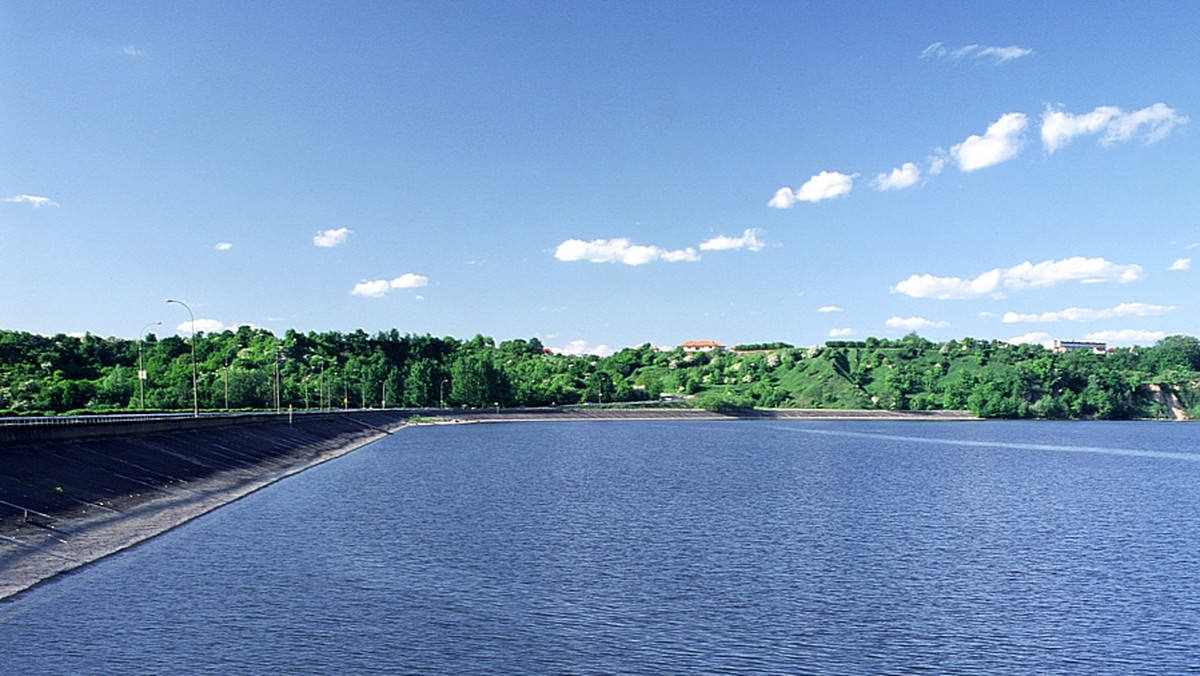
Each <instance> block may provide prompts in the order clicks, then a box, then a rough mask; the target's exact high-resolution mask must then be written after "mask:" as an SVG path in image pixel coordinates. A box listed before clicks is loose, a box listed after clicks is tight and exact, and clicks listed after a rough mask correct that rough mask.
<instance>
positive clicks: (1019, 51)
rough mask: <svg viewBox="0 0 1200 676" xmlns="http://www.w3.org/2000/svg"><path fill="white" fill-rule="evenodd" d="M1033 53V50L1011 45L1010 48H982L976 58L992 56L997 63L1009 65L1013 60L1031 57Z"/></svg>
mask: <svg viewBox="0 0 1200 676" xmlns="http://www.w3.org/2000/svg"><path fill="white" fill-rule="evenodd" d="M1032 53H1033V50H1032V49H1028V48H1026V47H1018V46H1016V45H1009V46H1008V47H982V48H980V49H979V51H977V52H976V56H978V57H989V56H990V57H991V58H993V59H995V60H996V63H1007V62H1009V61H1012V60H1013V59H1019V58H1021V57H1022V56H1029V55H1030V54H1032Z"/></svg>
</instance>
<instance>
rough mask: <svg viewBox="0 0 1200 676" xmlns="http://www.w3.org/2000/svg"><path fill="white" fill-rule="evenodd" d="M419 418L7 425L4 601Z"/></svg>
mask: <svg viewBox="0 0 1200 676" xmlns="http://www.w3.org/2000/svg"><path fill="white" fill-rule="evenodd" d="M413 413H414V412H413V411H406V412H402V411H348V412H336V413H306V414H296V415H294V416H289V415H288V414H282V415H245V416H217V417H200V418H190V417H185V418H171V419H160V420H154V419H151V420H134V421H129V422H106V423H93V424H74V425H36V426H34V425H31V426H15V427H0V599H2V598H5V597H7V596H11V595H12V594H15V593H18V592H20V591H22V590H24V589H27V588H29V587H30V586H33V585H34V584H37V583H38V582H40V581H42V580H45V579H47V578H50V577H53V576H55V575H57V574H59V573H62V572H64V571H67V570H70V569H72V568H75V567H77V566H80V565H83V564H85V563H89V562H91V561H95V560H97V559H100V558H103V557H105V556H108V555H110V554H113V553H115V552H118V551H120V550H122V549H125V548H127V547H130V546H132V545H134V544H137V543H138V542H141V541H143V540H146V539H148V538H150V537H153V536H155V535H158V534H159V533H162V532H164V531H167V530H170V529H171V528H174V527H176V526H178V525H180V524H182V523H185V522H187V521H189V520H191V519H194V518H196V517H197V516H200V515H201V514H204V513H206V512H208V511H210V510H212V509H215V508H217V507H220V506H221V505H224V504H227V503H229V502H231V501H233V500H236V499H238V498H240V497H242V496H244V495H247V494H249V493H251V492H253V491H255V490H258V489H259V488H262V487H263V486H266V485H268V484H271V483H273V482H275V481H278V480H279V479H282V478H284V477H286V476H289V475H291V474H295V473H296V472H299V471H302V470H304V469H306V468H308V467H311V466H313V465H315V464H318V463H320V462H324V461H325V460H329V459H331V458H334V457H337V456H339V455H342V454H344V453H347V452H349V451H351V450H353V449H355V448H358V447H360V446H362V445H364V444H367V443H369V442H371V441H374V440H375V439H378V438H379V437H381V436H384V435H386V434H390V433H391V432H392V431H394V430H396V429H399V428H400V427H403V425H404V423H405V420H406V419H407V418H408V417H409V416H411V415H412V414H413Z"/></svg>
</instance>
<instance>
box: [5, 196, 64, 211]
mask: <svg viewBox="0 0 1200 676" xmlns="http://www.w3.org/2000/svg"><path fill="white" fill-rule="evenodd" d="M4 201H5V202H15V203H17V204H21V203H26V204H32V205H33V208H34V209H40V208H42V207H56V206H58V202H55V201H54V200H52V199H50V198H49V197H39V196H37V195H13V196H12V197H5V198H4Z"/></svg>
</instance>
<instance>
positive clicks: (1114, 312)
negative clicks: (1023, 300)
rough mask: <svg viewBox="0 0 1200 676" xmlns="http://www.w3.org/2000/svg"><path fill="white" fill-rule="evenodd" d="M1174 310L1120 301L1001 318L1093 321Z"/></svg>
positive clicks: (1007, 321) (1011, 321)
mask: <svg viewBox="0 0 1200 676" xmlns="http://www.w3.org/2000/svg"><path fill="white" fill-rule="evenodd" d="M1174 310H1175V306H1174V305H1151V304H1149V303H1121V304H1120V305H1118V306H1116V307H1111V308H1105V309H1102V310H1093V309H1091V308H1086V307H1069V308H1067V309H1065V310H1059V311H1057V312H1043V313H1041V314H1018V313H1016V312H1005V313H1004V317H1003V318H1002V319H1001V321H1002V322H1004V323H1005V324H1016V323H1044V322H1058V321H1070V322H1095V321H1101V320H1104V319H1113V318H1115V317H1151V316H1155V315H1162V314H1166V313H1168V312H1173V311H1174Z"/></svg>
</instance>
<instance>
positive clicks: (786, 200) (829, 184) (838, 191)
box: [767, 171, 858, 209]
mask: <svg viewBox="0 0 1200 676" xmlns="http://www.w3.org/2000/svg"><path fill="white" fill-rule="evenodd" d="M856 176H858V174H843V173H840V172H836V171H822V172H821V173H819V174H817V175H816V176H813V177H812V178H810V179H808V180H807V181H805V182H804V185H802V186H800V189H799V190H796V191H795V192H793V191H792V189H791V188H788V187H783V188H780V189H779V190H777V191H775V196H774V197H772V198H771V201H770V202H767V206H771V207H775V208H776V209H788V208H790V207H792V206H793V205H795V204H796V202H820V201H822V200H827V199H832V198H834V197H841V196H842V195H846V194H849V193H850V190H851V188H853V187H854V178H855V177H856Z"/></svg>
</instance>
